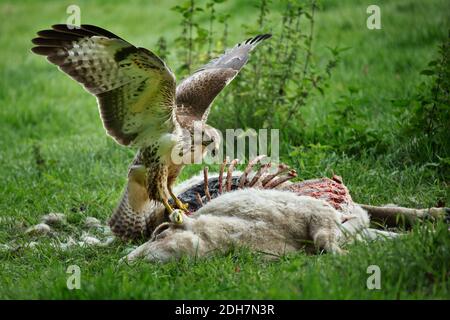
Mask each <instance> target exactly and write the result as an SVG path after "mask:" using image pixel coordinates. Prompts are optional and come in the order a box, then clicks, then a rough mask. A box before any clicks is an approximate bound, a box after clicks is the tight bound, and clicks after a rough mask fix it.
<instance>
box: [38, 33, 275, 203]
mask: <svg viewBox="0 0 450 320" xmlns="http://www.w3.org/2000/svg"><path fill="white" fill-rule="evenodd" d="M269 37H270V35H260V36H256V37H254V38H250V39H248V40H247V41H245V42H244V43H242V44H238V45H237V46H236V47H234V48H233V49H231V50H228V51H227V52H225V54H224V55H222V56H221V57H219V58H217V59H214V60H212V61H211V62H210V63H208V64H206V65H205V66H203V67H202V68H200V69H199V70H197V71H196V72H195V73H194V74H192V75H191V76H190V77H188V78H186V79H185V80H184V81H182V82H181V83H180V84H179V85H178V87H176V83H175V77H174V75H173V73H172V72H171V70H170V69H169V68H168V67H167V65H166V64H165V62H164V61H163V60H161V59H160V58H159V57H158V56H157V55H156V54H154V53H153V52H151V51H149V50H147V49H145V48H139V47H135V46H133V45H132V44H130V43H129V42H127V41H125V40H124V39H122V38H120V37H119V36H117V35H115V34H113V33H111V32H109V31H107V30H105V29H102V28H100V27H97V26H93V25H81V26H80V27H76V26H70V25H63V24H58V25H53V26H52V29H50V30H42V31H39V32H38V37H37V38H34V39H33V40H32V42H33V44H34V45H35V46H34V47H33V48H32V49H31V50H32V51H33V52H34V53H36V54H39V55H44V56H46V57H47V60H48V61H50V62H51V63H53V64H55V65H57V66H58V67H59V69H60V70H61V71H63V72H64V73H66V74H68V75H69V76H70V77H72V78H73V79H74V80H76V81H77V82H79V83H81V84H82V85H83V87H84V88H85V89H86V90H87V91H88V92H89V93H91V94H93V95H94V96H95V97H96V98H97V102H98V106H99V111H100V116H101V118H102V121H103V125H104V127H105V129H106V131H107V133H108V134H109V135H110V136H112V137H113V138H114V139H115V140H116V141H117V142H118V143H119V144H122V145H126V146H136V147H137V148H138V149H139V150H138V153H137V155H136V157H135V159H134V161H133V163H132V166H133V167H134V168H138V169H137V171H136V172H138V174H139V175H141V176H140V177H139V179H143V180H144V181H145V185H146V186H147V188H146V189H147V194H148V199H149V200H155V201H158V202H162V203H163V204H164V205H165V207H166V209H167V210H168V211H169V212H171V211H172V208H171V206H170V205H169V203H168V199H169V198H170V197H172V198H173V199H174V201H175V204H176V205H177V206H178V207H179V208H182V209H186V208H185V207H184V206H183V204H182V203H181V202H180V201H179V200H178V199H177V198H176V197H175V196H174V195H173V192H172V191H171V186H172V184H173V183H174V181H175V179H176V177H177V176H178V174H179V172H180V171H181V168H182V164H179V163H174V161H173V159H172V156H171V153H172V150H173V149H174V148H180V149H181V148H182V145H183V142H182V141H183V137H182V134H183V133H182V132H181V129H183V128H184V129H187V130H188V132H189V134H190V135H192V134H193V128H194V122H195V121H200V122H201V128H202V130H203V132H204V133H206V134H207V135H208V136H209V137H210V139H211V142H214V143H216V144H218V143H219V141H217V139H218V135H217V134H216V132H215V129H214V128H212V127H210V126H208V125H207V124H206V120H207V117H208V113H209V108H210V105H211V103H212V101H213V100H214V98H215V97H216V96H217V95H218V94H219V92H220V91H221V90H222V89H223V88H224V87H225V86H226V85H227V84H228V83H229V82H230V81H231V80H232V79H233V78H234V77H235V76H236V75H237V73H238V72H239V70H240V69H241V68H242V67H243V66H244V64H245V63H246V62H247V60H248V53H249V52H250V51H251V50H252V49H253V48H254V47H255V46H256V45H257V44H258V43H259V42H261V41H262V40H264V39H267V38H269ZM205 146H206V145H202V146H201V147H202V152H204V151H205V150H204V149H205V148H204V147H205ZM190 152H192V150H191V151H190ZM125 196H126V195H125ZM127 198H128V197H127ZM121 203H122V202H121ZM121 207H123V206H119V209H120V208H121Z"/></svg>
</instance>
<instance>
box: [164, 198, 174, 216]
mask: <svg viewBox="0 0 450 320" xmlns="http://www.w3.org/2000/svg"><path fill="white" fill-rule="evenodd" d="M162 203H163V205H164V207H165V208H166V211H167V213H168V214H169V215H171V214H172V213H173V212H174V210H173V208H172V207H171V206H170V204H169V202H167V200H166V199H163V200H162Z"/></svg>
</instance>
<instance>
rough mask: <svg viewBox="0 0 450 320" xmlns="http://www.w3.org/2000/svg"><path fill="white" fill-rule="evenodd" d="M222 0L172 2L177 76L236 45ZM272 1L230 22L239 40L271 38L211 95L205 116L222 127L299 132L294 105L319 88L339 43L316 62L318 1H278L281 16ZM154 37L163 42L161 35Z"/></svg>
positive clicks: (324, 82) (321, 90) (323, 84)
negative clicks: (240, 21) (242, 20)
mask: <svg viewBox="0 0 450 320" xmlns="http://www.w3.org/2000/svg"><path fill="white" fill-rule="evenodd" d="M223 2H225V0H211V1H207V2H206V3H204V2H202V3H200V2H199V1H196V0H188V1H186V2H185V3H183V4H181V5H177V6H175V7H174V8H172V10H174V11H175V12H177V13H179V14H180V15H181V17H182V19H181V22H180V26H181V33H180V35H179V37H178V38H177V39H176V42H177V43H178V46H177V47H178V48H180V49H179V50H178V51H177V53H176V55H177V56H176V60H177V61H178V65H179V68H178V69H177V70H176V71H177V75H178V76H179V77H180V78H182V77H184V76H185V75H187V74H189V73H191V72H193V71H194V70H195V69H196V68H198V67H200V66H201V65H202V64H204V63H206V62H207V61H208V60H210V59H211V58H213V57H216V56H218V55H220V54H221V53H222V52H223V51H224V49H225V48H227V47H230V46H234V45H235V43H231V42H230V41H229V39H228V38H229V32H230V31H231V28H230V26H229V18H230V16H229V15H228V14H224V13H222V12H221V11H220V10H219V9H220V4H221V3H223ZM276 5H277V6H279V5H280V4H279V3H277V4H276ZM272 7H273V6H272V3H271V1H270V0H261V1H259V2H257V4H256V8H255V11H254V12H255V15H254V17H253V19H254V22H253V23H248V24H245V25H243V26H239V27H237V26H235V28H237V29H238V31H239V32H240V33H242V40H245V39H246V37H251V36H255V35H257V34H262V33H271V34H273V38H272V39H270V43H268V44H267V45H264V46H261V47H260V48H258V50H255V51H254V52H253V53H252V56H251V59H250V61H249V63H248V65H247V66H246V67H245V68H244V69H243V70H242V71H241V73H240V74H239V76H238V77H237V78H236V79H235V80H234V81H233V82H232V83H231V84H230V86H229V87H228V88H227V89H226V90H224V92H223V93H222V94H221V95H220V97H219V98H218V99H217V100H216V101H215V105H214V108H213V110H212V112H211V115H210V120H209V122H210V123H211V124H212V125H214V126H215V127H217V128H218V129H221V130H224V129H227V128H242V129H248V128H253V129H260V128H289V130H283V133H282V134H287V133H288V132H289V134H291V135H292V134H294V135H296V136H297V138H298V134H299V133H301V132H299V127H300V126H299V125H298V124H299V123H301V122H302V119H301V116H300V112H299V110H300V109H301V108H302V107H303V106H304V105H306V104H307V103H308V101H309V100H310V99H312V98H313V97H314V96H315V95H317V94H319V95H323V94H324V92H325V89H326V88H327V85H328V80H329V79H330V77H331V74H332V72H333V69H334V68H335V67H336V65H337V64H338V62H339V60H340V53H341V52H342V49H339V48H329V51H330V57H329V59H328V60H326V61H325V63H324V62H323V61H324V60H323V59H322V60H320V62H321V63H320V64H319V63H317V61H318V60H319V59H317V57H316V55H315V52H314V50H313V42H314V24H315V13H316V11H317V10H318V9H319V4H318V2H317V1H315V0H307V1H306V0H305V1H283V9H282V11H281V17H280V14H279V10H277V11H276V12H275V11H274V10H272ZM200 21H201V22H202V23H200ZM233 32H236V30H233ZM159 43H160V44H161V43H162V44H164V42H163V41H161V39H160V41H159ZM280 138H281V139H282V140H287V139H289V140H291V141H292V140H293V138H294V137H283V136H282V137H280ZM297 140H298V139H297Z"/></svg>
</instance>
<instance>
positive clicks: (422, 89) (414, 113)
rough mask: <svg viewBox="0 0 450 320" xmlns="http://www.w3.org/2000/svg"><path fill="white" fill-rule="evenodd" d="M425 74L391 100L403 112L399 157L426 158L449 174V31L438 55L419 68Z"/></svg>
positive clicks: (423, 159) (448, 175) (415, 159)
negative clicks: (405, 94) (407, 93)
mask: <svg viewBox="0 0 450 320" xmlns="http://www.w3.org/2000/svg"><path fill="white" fill-rule="evenodd" d="M421 74H422V75H424V76H426V77H427V78H426V79H425V80H424V81H423V82H422V83H421V84H420V85H419V87H418V88H417V93H416V94H415V95H414V96H412V97H411V98H409V99H405V100H395V101H394V102H393V103H394V104H395V105H397V106H400V107H402V110H403V111H405V110H406V111H407V112H405V113H404V116H403V118H402V122H403V123H405V125H404V126H403V130H402V132H401V133H402V135H403V136H404V138H406V139H404V140H406V141H404V144H403V148H401V149H400V150H399V155H400V156H401V157H402V161H420V162H427V163H429V164H431V165H433V166H435V167H437V169H438V171H439V172H441V173H442V174H444V175H445V176H446V178H447V179H448V178H450V97H449V90H450V31H449V36H448V37H447V39H445V40H444V41H443V43H442V44H441V45H440V46H439V49H438V57H437V58H436V59H434V60H432V61H430V62H429V63H428V66H427V68H426V69H425V70H423V71H422V72H421Z"/></svg>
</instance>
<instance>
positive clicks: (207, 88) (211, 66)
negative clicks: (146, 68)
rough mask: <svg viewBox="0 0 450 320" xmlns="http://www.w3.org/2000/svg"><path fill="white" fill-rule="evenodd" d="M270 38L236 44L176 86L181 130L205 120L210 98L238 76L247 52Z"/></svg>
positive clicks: (264, 35) (265, 37)
mask: <svg viewBox="0 0 450 320" xmlns="http://www.w3.org/2000/svg"><path fill="white" fill-rule="evenodd" d="M270 37H271V35H270V34H262V35H258V36H256V37H253V38H250V39H248V40H246V41H245V42H243V43H239V44H237V45H236V46H235V47H234V48H232V49H229V50H227V51H225V53H224V54H223V55H222V56H220V57H218V58H216V59H214V60H212V61H210V62H209V63H208V64H206V65H204V66H203V67H201V68H200V69H199V70H197V71H196V72H194V74H192V75H191V76H189V77H188V78H186V79H185V80H183V81H182V82H181V83H180V84H179V85H178V87H177V90H176V104H177V110H176V114H177V119H178V121H179V122H180V124H181V126H182V127H185V128H186V127H190V126H191V125H192V122H193V121H199V120H202V121H204V122H205V121H206V120H207V118H208V113H209V106H210V105H211V103H212V101H213V100H214V98H215V97H216V96H217V95H218V94H219V92H220V91H222V89H223V88H224V87H225V86H226V85H227V84H228V83H229V82H230V81H231V80H233V79H234V77H235V76H236V75H237V74H238V73H239V71H240V70H241V69H242V67H243V66H244V65H245V63H246V62H247V60H248V57H249V52H250V51H252V50H253V49H254V48H255V47H256V46H257V45H258V44H259V43H260V42H261V41H263V40H265V39H268V38H270Z"/></svg>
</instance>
